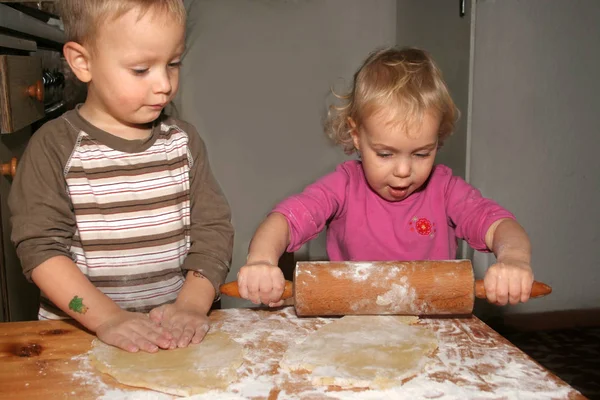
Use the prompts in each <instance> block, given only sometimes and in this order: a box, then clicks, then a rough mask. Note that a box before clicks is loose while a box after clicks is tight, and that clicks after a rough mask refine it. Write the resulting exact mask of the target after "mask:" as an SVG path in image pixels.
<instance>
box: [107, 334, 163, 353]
mask: <svg viewBox="0 0 600 400" xmlns="http://www.w3.org/2000/svg"><path fill="white" fill-rule="evenodd" d="M107 343H108V344H112V345H114V346H116V347H118V348H120V349H123V350H125V351H128V352H130V353H137V352H138V351H139V350H140V348H139V346H138V345H136V344H135V343H134V342H133V341H132V340H131V339H129V338H127V337H125V336H120V337H119V338H118V339H116V340H114V341H113V342H107ZM156 350H158V348H156Z"/></svg>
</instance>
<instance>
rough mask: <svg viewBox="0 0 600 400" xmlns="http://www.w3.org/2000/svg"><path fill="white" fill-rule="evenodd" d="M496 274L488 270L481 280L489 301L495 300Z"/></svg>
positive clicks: (493, 301)
mask: <svg viewBox="0 0 600 400" xmlns="http://www.w3.org/2000/svg"><path fill="white" fill-rule="evenodd" d="M497 279H498V278H497V276H496V274H495V273H493V272H492V271H489V272H488V273H487V274H486V275H485V278H484V280H483V286H484V287H485V294H486V297H487V299H488V301H489V302H490V303H492V304H493V303H495V302H496V285H497Z"/></svg>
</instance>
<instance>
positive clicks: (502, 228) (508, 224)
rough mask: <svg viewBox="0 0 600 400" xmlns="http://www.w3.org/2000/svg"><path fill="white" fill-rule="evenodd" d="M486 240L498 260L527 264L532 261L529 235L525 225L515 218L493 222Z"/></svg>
mask: <svg viewBox="0 0 600 400" xmlns="http://www.w3.org/2000/svg"><path fill="white" fill-rule="evenodd" d="M485 241H486V244H487V246H488V248H489V249H490V250H492V251H493V252H494V254H495V255H496V259H498V261H502V260H516V261H522V262H524V263H526V264H527V265H529V264H530V262H531V242H530V241H529V236H527V233H526V232H525V230H524V229H523V227H521V225H520V224H519V223H518V222H517V221H515V220H513V219H509V218H506V219H501V220H498V221H496V222H495V223H494V224H492V226H491V227H490V229H489V230H488V232H487V234H486V240H485Z"/></svg>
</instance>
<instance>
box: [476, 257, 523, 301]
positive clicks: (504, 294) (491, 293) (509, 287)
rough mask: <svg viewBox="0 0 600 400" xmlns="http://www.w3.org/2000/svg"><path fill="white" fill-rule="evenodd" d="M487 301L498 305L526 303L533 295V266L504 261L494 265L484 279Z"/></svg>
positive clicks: (521, 262)
mask: <svg viewBox="0 0 600 400" xmlns="http://www.w3.org/2000/svg"><path fill="white" fill-rule="evenodd" d="M483 284H484V287H485V292H486V296H487V299H488V301H489V302H490V303H494V304H498V305H501V306H503V305H506V304H507V303H510V304H517V303H518V302H519V301H521V302H523V303H525V302H526V301H527V300H528V299H529V296H530V294H531V286H532V285H533V272H532V271H531V266H530V265H529V264H528V263H526V262H523V261H519V260H509V259H506V260H503V259H499V260H498V262H497V263H496V264H494V265H492V266H491V267H490V268H489V269H488V270H487V272H486V274H485V277H484V279H483Z"/></svg>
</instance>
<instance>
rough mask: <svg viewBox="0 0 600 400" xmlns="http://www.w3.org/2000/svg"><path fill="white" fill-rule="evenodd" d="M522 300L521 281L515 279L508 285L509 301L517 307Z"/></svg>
mask: <svg viewBox="0 0 600 400" xmlns="http://www.w3.org/2000/svg"><path fill="white" fill-rule="evenodd" d="M519 300H521V279H519V277H514V278H513V279H511V281H510V283H509V285H508V301H509V302H510V304H512V305H515V304H518V303H519Z"/></svg>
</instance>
